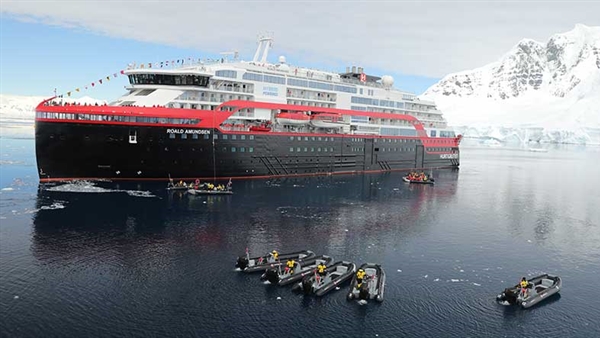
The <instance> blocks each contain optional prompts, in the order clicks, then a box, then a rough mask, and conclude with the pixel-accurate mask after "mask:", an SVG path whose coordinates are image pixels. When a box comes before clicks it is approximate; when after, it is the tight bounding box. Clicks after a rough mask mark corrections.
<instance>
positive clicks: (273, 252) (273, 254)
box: [269, 250, 279, 262]
mask: <svg viewBox="0 0 600 338" xmlns="http://www.w3.org/2000/svg"><path fill="white" fill-rule="evenodd" d="M269 257H270V258H271V259H272V261H273V262H274V261H276V260H277V259H279V252H277V250H273V251H272V252H271V253H270V254H269Z"/></svg>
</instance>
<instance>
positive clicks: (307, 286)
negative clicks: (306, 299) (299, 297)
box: [292, 261, 356, 297]
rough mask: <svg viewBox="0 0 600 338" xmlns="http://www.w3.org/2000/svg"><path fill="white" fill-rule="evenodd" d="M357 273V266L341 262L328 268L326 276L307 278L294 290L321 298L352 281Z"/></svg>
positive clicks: (315, 275) (311, 275)
mask: <svg viewBox="0 0 600 338" xmlns="http://www.w3.org/2000/svg"><path fill="white" fill-rule="evenodd" d="M355 271H356V264H354V263H352V262H346V261H339V262H336V263H334V264H333V265H331V266H329V267H327V269H325V275H324V276H320V275H318V274H317V273H316V272H314V273H313V274H310V275H308V276H305V277H304V278H303V279H302V281H301V282H300V283H298V284H296V285H295V286H294V288H293V289H292V290H294V291H303V292H304V294H306V295H311V294H314V295H315V296H317V297H320V296H323V295H324V294H326V293H327V292H329V291H331V290H332V289H333V288H335V287H337V286H340V285H341V284H343V283H344V282H346V281H348V280H350V278H352V275H353V274H354V272H355Z"/></svg>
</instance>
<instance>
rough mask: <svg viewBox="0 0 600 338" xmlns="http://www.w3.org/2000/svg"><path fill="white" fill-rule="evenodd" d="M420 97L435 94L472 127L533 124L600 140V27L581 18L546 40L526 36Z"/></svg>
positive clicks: (453, 118)
mask: <svg viewBox="0 0 600 338" xmlns="http://www.w3.org/2000/svg"><path fill="white" fill-rule="evenodd" d="M421 97H422V98H423V99H428V100H434V101H435V102H436V103H437V105H438V107H439V108H440V109H441V110H442V111H443V112H444V116H445V117H446V118H447V119H448V121H449V123H450V124H451V125H455V126H468V127H469V128H462V129H463V130H471V131H472V130H473V128H479V129H478V130H492V129H493V128H494V127H495V128H513V129H514V130H513V131H508V134H509V135H510V134H511V133H513V132H516V133H518V134H519V133H520V134H524V132H523V129H531V130H534V129H535V130H537V131H539V130H542V132H541V134H542V139H548V140H553V141H556V142H573V140H574V139H576V140H579V141H577V143H581V142H583V143H599V144H600V139H599V138H598V134H599V132H598V130H600V27H588V26H584V25H580V24H578V25H576V26H575V28H574V29H573V30H571V31H569V32H566V33H562V34H556V35H554V36H552V37H551V38H550V39H549V40H548V42H547V43H545V44H544V43H540V42H537V41H533V40H530V39H524V40H522V41H520V42H519V43H518V44H517V45H516V46H515V47H513V48H512V49H511V50H510V51H509V52H508V53H506V54H505V55H503V56H502V57H501V58H500V59H499V60H498V61H496V62H494V63H491V64H488V65H486V66H483V67H480V68H477V69H474V70H470V71H463V72H459V73H454V74H450V75H447V76H446V77H444V78H443V79H442V80H441V81H440V82H438V83H437V84H435V85H433V86H432V87H431V88H429V89H428V90H427V91H426V92H425V93H424V94H423V95H422V96H421ZM490 128H491V129H490ZM540 128H541V129H540ZM496 130H497V129H496ZM528 135H531V133H528ZM548 135H563V136H564V135H571V136H569V137H568V140H567V139H565V138H564V137H563V136H560V137H559V138H558V139H557V138H556V137H549V136H548ZM465 136H468V135H465ZM582 140H583V141H582ZM585 140H587V141H585Z"/></svg>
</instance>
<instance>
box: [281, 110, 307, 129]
mask: <svg viewBox="0 0 600 338" xmlns="http://www.w3.org/2000/svg"><path fill="white" fill-rule="evenodd" d="M275 118H276V119H277V122H279V123H280V124H283V125H292V126H299V125H306V124H309V123H310V116H308V115H306V114H304V113H302V112H282V113H279V114H277V115H275Z"/></svg>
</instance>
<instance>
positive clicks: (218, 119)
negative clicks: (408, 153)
mask: <svg viewBox="0 0 600 338" xmlns="http://www.w3.org/2000/svg"><path fill="white" fill-rule="evenodd" d="M49 100H51V99H49ZM47 101H48V100H46V101H43V102H41V103H40V104H39V105H38V106H37V107H36V112H55V113H67V114H100V115H119V116H136V117H137V116H140V117H156V118H161V117H162V118H186V119H200V123H198V124H193V125H192V124H183V125H173V124H156V123H155V124H151V123H147V124H146V123H139V122H117V121H93V120H70V119H69V120H67V119H44V118H36V121H44V122H58V123H89V124H108V125H110V124H118V125H131V126H149V127H179V128H214V129H218V130H219V131H221V132H223V133H235V132H232V131H225V130H223V129H222V128H221V124H222V123H223V122H224V121H225V120H227V119H228V118H229V116H231V115H232V114H234V113H236V112H237V111H239V110H240V109H245V108H258V109H276V110H291V111H311V112H312V113H326V114H335V115H339V114H342V115H355V116H368V117H376V118H385V119H396V120H405V121H409V122H411V123H412V124H413V127H414V128H415V130H416V131H417V136H416V137H402V136H380V135H360V134H354V135H352V134H337V136H336V135H335V134H306V133H303V134H300V133H280V132H272V131H268V132H240V133H245V134H253V133H257V134H272V135H287V136H321V137H360V138H397V139H415V138H418V139H419V140H421V142H422V144H423V145H424V146H425V147H426V152H427V153H430V152H429V151H427V148H432V147H448V146H451V147H458V143H459V141H460V137H456V138H440V137H433V138H432V137H428V136H427V132H426V131H425V128H424V127H423V124H422V123H421V122H420V121H419V120H418V119H417V118H416V117H414V116H411V115H403V114H391V113H374V112H363V111H354V110H343V109H336V108H325V107H310V106H298V105H290V104H279V103H266V102H257V101H241V100H233V101H227V102H224V103H222V104H221V105H219V106H218V107H217V109H216V110H199V109H186V108H163V107H126V106H51V105H50V106H45V105H44V103H45V102H47ZM223 108H233V109H232V110H233V111H227V110H222V109H223ZM448 140H450V141H451V143H448V142H447V141H448Z"/></svg>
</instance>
